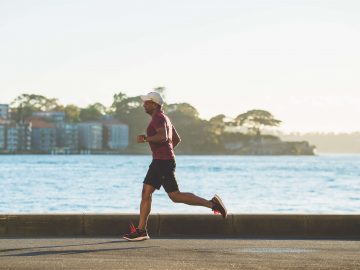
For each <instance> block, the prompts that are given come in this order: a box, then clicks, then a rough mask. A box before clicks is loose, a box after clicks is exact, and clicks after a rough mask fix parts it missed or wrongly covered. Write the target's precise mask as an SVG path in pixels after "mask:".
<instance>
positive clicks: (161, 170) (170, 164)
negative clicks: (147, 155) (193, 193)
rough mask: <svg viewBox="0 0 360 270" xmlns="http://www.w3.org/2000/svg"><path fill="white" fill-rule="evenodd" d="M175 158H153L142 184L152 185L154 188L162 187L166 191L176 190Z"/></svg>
mask: <svg viewBox="0 0 360 270" xmlns="http://www.w3.org/2000/svg"><path fill="white" fill-rule="evenodd" d="M175 168H176V163H175V160H173V159H169V160H160V159H153V161H152V162H151V164H150V166H149V170H148V172H147V174H146V176H145V180H144V184H148V185H151V186H153V187H154V188H156V189H160V187H161V186H163V187H164V189H165V191H166V192H167V193H169V192H174V191H178V190H179V187H178V184H177V182H176V178H175Z"/></svg>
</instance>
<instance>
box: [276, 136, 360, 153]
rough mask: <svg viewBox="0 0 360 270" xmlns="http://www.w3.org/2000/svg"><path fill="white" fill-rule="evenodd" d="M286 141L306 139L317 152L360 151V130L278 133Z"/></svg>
mask: <svg viewBox="0 0 360 270" xmlns="http://www.w3.org/2000/svg"><path fill="white" fill-rule="evenodd" d="M280 137H281V139H284V140H288V141H299V140H300V141H308V142H309V143H310V144H314V145H316V149H317V152H318V153H360V132H353V133H316V132H312V133H302V134H300V133H291V134H282V135H280Z"/></svg>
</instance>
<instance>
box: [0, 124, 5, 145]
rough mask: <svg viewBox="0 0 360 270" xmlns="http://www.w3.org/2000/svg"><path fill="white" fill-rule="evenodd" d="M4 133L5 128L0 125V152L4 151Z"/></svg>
mask: <svg viewBox="0 0 360 270" xmlns="http://www.w3.org/2000/svg"><path fill="white" fill-rule="evenodd" d="M5 133H6V126H5V124H1V123H0V151H1V150H5Z"/></svg>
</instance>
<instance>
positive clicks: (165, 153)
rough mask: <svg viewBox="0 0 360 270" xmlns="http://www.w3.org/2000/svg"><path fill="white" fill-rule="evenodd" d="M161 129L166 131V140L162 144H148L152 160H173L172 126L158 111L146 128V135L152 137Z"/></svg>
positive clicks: (167, 118) (162, 113) (161, 112)
mask: <svg viewBox="0 0 360 270" xmlns="http://www.w3.org/2000/svg"><path fill="white" fill-rule="evenodd" d="M162 127H164V128H165V129H166V132H167V135H168V140H167V141H166V142H162V143H152V142H149V145H150V148H151V151H152V155H153V159H161V160H168V159H174V158H175V154H174V148H173V144H172V129H173V126H172V124H171V121H170V119H169V117H167V116H166V115H165V114H164V112H163V111H158V112H157V113H155V114H154V115H153V117H152V119H151V121H150V124H149V126H148V127H147V130H146V134H147V136H154V135H155V134H156V130H157V129H159V128H162Z"/></svg>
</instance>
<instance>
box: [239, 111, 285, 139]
mask: <svg viewBox="0 0 360 270" xmlns="http://www.w3.org/2000/svg"><path fill="white" fill-rule="evenodd" d="M235 122H236V124H237V125H239V126H245V127H247V128H249V130H250V131H252V132H254V133H255V134H256V135H257V136H260V132H261V129H263V128H264V127H265V126H270V127H275V126H279V125H280V123H281V121H280V120H277V119H275V118H274V116H273V115H272V114H271V113H270V112H268V111H264V110H250V111H247V112H246V113H243V114H239V115H238V116H237V117H236V118H235Z"/></svg>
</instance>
